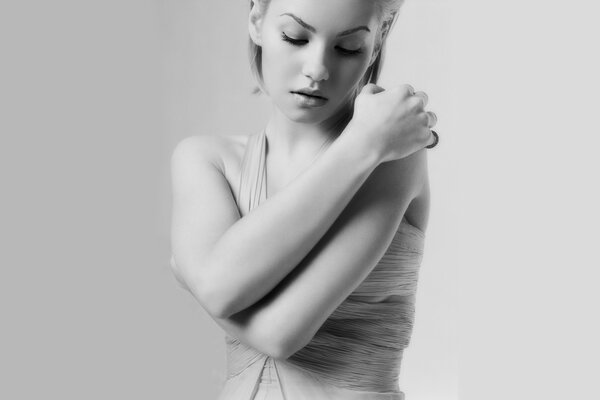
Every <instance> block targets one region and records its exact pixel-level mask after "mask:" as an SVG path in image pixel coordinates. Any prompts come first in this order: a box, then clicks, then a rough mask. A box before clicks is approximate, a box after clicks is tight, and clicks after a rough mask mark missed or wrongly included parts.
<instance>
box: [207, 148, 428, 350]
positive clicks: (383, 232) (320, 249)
mask: <svg viewBox="0 0 600 400" xmlns="http://www.w3.org/2000/svg"><path fill="white" fill-rule="evenodd" d="M426 164H427V160H426V151H424V150H423V151H420V152H418V153H415V154H414V155H411V156H409V157H407V158H406V159H403V160H398V161H393V162H390V163H386V164H382V165H381V166H380V167H378V168H377V170H376V171H375V172H374V173H373V175H372V176H371V177H369V179H368V181H367V182H366V183H365V185H364V186H363V187H362V188H361V189H360V190H359V192H358V193H357V195H356V197H355V198H353V199H352V201H351V202H350V204H349V206H348V207H347V208H346V209H345V210H344V212H343V213H342V215H341V216H340V218H339V219H338V220H336V222H335V223H334V224H333V226H332V228H331V229H330V230H329V231H328V232H327V234H326V235H325V236H324V237H323V239H322V240H321V241H320V242H319V243H318V245H317V246H316V247H315V248H314V249H313V251H311V253H310V254H309V256H308V257H307V258H306V259H304V260H303V261H302V263H301V264H300V265H299V266H298V267H297V268H296V269H295V270H294V271H293V272H292V273H291V274H290V275H288V276H287V277H286V278H285V279H284V281H283V282H282V283H281V284H280V285H278V286H277V287H276V288H275V290H273V291H272V292H271V293H269V294H268V295H267V296H265V298H263V299H262V300H261V301H260V302H258V303H257V304H255V305H253V306H251V307H249V308H248V309H246V310H244V311H242V312H241V313H238V314H236V315H233V316H231V317H229V318H216V319H215V321H216V322H217V323H218V324H219V325H220V326H221V327H222V328H223V329H224V330H225V331H227V332H228V333H229V334H230V335H231V336H235V337H237V338H238V339H240V340H241V341H243V342H246V343H248V344H249V345H251V346H253V347H255V348H257V349H258V350H259V351H262V352H265V353H266V354H269V355H271V356H272V357H274V358H280V359H285V358H288V357H290V356H291V355H292V354H294V353H295V352H297V351H298V350H300V349H301V348H303V347H304V346H306V345H307V344H308V343H309V342H310V340H311V339H312V338H313V336H314V335H315V333H316V332H317V331H318V329H319V328H320V327H321V326H322V325H323V323H324V322H325V321H326V320H327V318H328V317H329V316H330V315H331V314H332V313H333V311H335V309H336V308H337V307H338V306H339V305H340V304H341V303H342V302H343V301H344V300H345V299H346V298H347V297H348V296H349V295H350V294H351V293H352V292H353V291H354V289H356V287H357V286H359V285H360V283H361V282H362V281H363V280H364V279H365V278H366V277H367V275H368V274H369V273H370V272H371V271H372V269H373V268H374V267H375V265H376V264H377V262H378V261H379V260H380V259H381V257H382V256H383V254H384V253H385V251H386V250H387V248H388V246H389V244H390V243H391V240H392V238H393V236H394V234H395V232H396V230H397V228H398V225H399V224H400V222H401V219H402V216H403V215H404V213H405V211H406V209H407V208H408V205H409V204H410V203H411V201H412V200H413V199H418V200H419V201H422V203H423V204H424V207H425V208H426V209H427V210H428V206H429V183H428V179H427V165H426ZM261 328H262V331H264V330H265V329H266V332H265V333H264V334H263V336H262V337H260V340H256V338H255V337H253V336H252V332H261ZM256 346H261V347H256Z"/></svg>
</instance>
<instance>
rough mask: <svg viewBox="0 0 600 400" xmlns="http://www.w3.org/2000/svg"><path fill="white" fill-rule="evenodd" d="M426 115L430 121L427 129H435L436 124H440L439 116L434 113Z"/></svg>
mask: <svg viewBox="0 0 600 400" xmlns="http://www.w3.org/2000/svg"><path fill="white" fill-rule="evenodd" d="M426 114H427V119H428V123H427V127H428V128H433V127H434V126H435V124H437V122H438V118H437V115H435V113H434V112H433V111H427V113H426Z"/></svg>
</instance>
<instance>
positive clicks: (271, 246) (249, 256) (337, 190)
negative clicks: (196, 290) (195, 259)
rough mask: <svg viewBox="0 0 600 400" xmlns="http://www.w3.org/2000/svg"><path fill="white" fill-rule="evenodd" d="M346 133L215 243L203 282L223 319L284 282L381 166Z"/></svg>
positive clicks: (375, 156)
mask: <svg viewBox="0 0 600 400" xmlns="http://www.w3.org/2000/svg"><path fill="white" fill-rule="evenodd" d="M347 129H352V128H351V127H349V128H347ZM346 133H347V132H344V133H342V135H341V136H340V137H339V138H338V139H337V140H336V141H334V142H333V143H332V145H331V146H330V147H329V148H328V149H327V151H326V152H325V153H323V155H322V156H321V157H320V158H318V159H317V160H316V161H315V162H314V163H313V164H312V165H311V166H310V167H309V168H308V169H307V170H306V171H304V173H302V174H301V175H300V176H299V177H297V178H296V179H295V180H294V181H293V182H291V183H290V184H289V185H288V186H286V187H285V188H284V189H282V190H281V191H280V192H278V193H277V194H276V195H274V196H272V197H270V198H269V199H268V200H266V201H264V202H263V203H261V204H260V206H259V207H257V208H255V209H254V210H253V211H252V212H250V213H249V214H248V215H246V216H245V217H244V218H242V219H240V220H239V221H237V222H236V223H235V224H233V225H232V226H231V227H230V228H229V229H228V230H227V231H226V232H225V233H224V234H223V235H222V236H221V237H220V239H219V240H218V241H217V242H216V244H215V246H214V247H213V250H212V251H211V253H210V254H209V256H208V260H207V262H206V263H205V268H204V269H203V271H202V274H203V275H202V283H201V284H202V285H203V290H205V293H209V294H208V297H209V298H213V299H214V301H215V302H216V303H219V304H223V308H224V313H223V314H224V315H231V314H233V313H235V312H238V311H240V310H243V309H245V308H247V307H249V306H250V305H252V304H254V303H255V302H257V301H258V300H259V299H261V298H262V297H263V296H265V295H266V294H267V293H269V292H270V291H271V290H272V289H273V288H274V287H275V286H276V285H277V284H278V283H279V282H280V281H281V280H282V279H283V278H285V277H286V276H287V275H288V274H289V273H290V272H291V271H292V270H293V269H294V268H295V267H296V266H297V265H298V264H299V263H300V262H301V261H302V259H303V258H304V257H305V256H306V255H307V254H308V253H309V252H310V250H311V249H312V248H313V247H314V246H315V244H316V243H317V242H318V241H319V239H320V238H321V237H322V236H323V235H324V234H325V232H327V230H328V229H329V228H330V227H331V225H332V224H333V223H334V221H335V220H336V219H337V218H338V216H339V215H340V214H341V212H342V211H343V210H344V208H345V207H346V206H347V204H348V203H349V202H350V200H351V199H352V197H353V196H354V195H355V194H356V192H357V191H358V189H359V188H360V187H361V186H362V184H363V183H364V182H365V181H366V179H367V178H368V177H369V175H370V174H371V172H372V171H373V170H374V169H375V168H376V167H377V166H378V165H379V159H378V156H377V154H375V152H373V151H372V150H371V149H369V148H368V143H357V142H356V140H359V139H357V137H358V136H359V135H348V134H346Z"/></svg>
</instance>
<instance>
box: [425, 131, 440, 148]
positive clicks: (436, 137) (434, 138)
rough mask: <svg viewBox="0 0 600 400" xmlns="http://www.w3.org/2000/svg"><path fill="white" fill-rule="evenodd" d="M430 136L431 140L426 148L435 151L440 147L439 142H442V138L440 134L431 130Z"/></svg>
mask: <svg viewBox="0 0 600 400" xmlns="http://www.w3.org/2000/svg"><path fill="white" fill-rule="evenodd" d="M429 132H430V136H429V140H428V141H427V146H425V148H426V149H433V148H434V147H435V146H437V145H438V143H439V141H440V136H439V135H438V133H437V132H436V131H433V130H430V131H429Z"/></svg>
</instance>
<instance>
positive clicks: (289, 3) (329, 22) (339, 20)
mask: <svg viewBox="0 0 600 400" xmlns="http://www.w3.org/2000/svg"><path fill="white" fill-rule="evenodd" d="M288 13H289V14H294V15H295V16H297V17H299V18H300V19H302V20H303V21H304V22H306V23H307V24H309V25H311V26H312V27H314V28H315V29H316V30H317V32H323V33H327V32H331V33H337V32H341V31H344V30H347V29H351V28H354V27H356V26H360V25H367V26H369V27H375V26H376V25H377V10H376V5H375V1H373V0H271V1H270V4H269V8H268V10H267V19H270V20H271V21H275V22H280V23H284V22H285V23H290V24H296V23H295V22H294V19H292V18H290V17H289V16H281V14H288Z"/></svg>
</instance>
